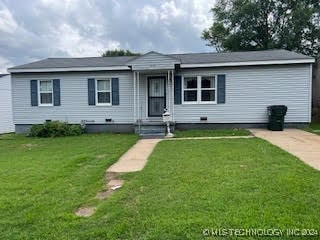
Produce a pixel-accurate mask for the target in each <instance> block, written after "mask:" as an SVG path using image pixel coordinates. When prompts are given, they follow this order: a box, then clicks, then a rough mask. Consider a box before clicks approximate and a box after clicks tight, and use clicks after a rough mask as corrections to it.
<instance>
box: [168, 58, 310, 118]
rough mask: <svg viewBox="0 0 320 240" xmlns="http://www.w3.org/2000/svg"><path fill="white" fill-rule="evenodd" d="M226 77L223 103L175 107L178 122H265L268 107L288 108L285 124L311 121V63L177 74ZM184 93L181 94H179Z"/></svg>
mask: <svg viewBox="0 0 320 240" xmlns="http://www.w3.org/2000/svg"><path fill="white" fill-rule="evenodd" d="M179 73H180V74H182V75H183V74H191V75H192V74H194V75H207V74H212V75H217V74H226V103H225V104H183V103H182V104H181V105H175V106H174V120H175V121H176V122H177V123H179V122H180V123H200V122H201V121H200V117H202V116H206V117H208V120H207V121H206V122H208V123H264V122H266V121H267V106H269V105H275V104H284V105H287V106H288V112H287V116H286V118H285V121H286V122H310V120H311V112H310V110H311V105H310V99H311V93H310V92H311V76H310V73H311V72H310V64H300V65H274V66H256V67H233V68H216V69H188V70H186V69H185V70H182V71H181V72H178V73H177V74H179ZM182 94H183V93H182Z"/></svg>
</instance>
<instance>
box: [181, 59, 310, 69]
mask: <svg viewBox="0 0 320 240" xmlns="http://www.w3.org/2000/svg"><path fill="white" fill-rule="evenodd" d="M314 62H315V60H314V59H297V60H268V61H244V62H223V63H194V64H190V63H185V64H181V65H180V67H181V68H197V67H227V66H251V65H273V64H295V63H314Z"/></svg>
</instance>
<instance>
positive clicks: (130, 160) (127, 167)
mask: <svg viewBox="0 0 320 240" xmlns="http://www.w3.org/2000/svg"><path fill="white" fill-rule="evenodd" d="M160 141H161V139H141V140H139V141H138V142H137V143H136V144H135V145H134V146H132V147H131V148H130V149H129V150H128V151H127V152H126V153H125V154H124V155H122V156H121V157H120V159H119V160H118V161H117V162H116V163H114V164H113V165H112V166H110V167H109V168H108V169H107V172H113V173H126V172H136V171H141V170H142V169H143V168H144V166H145V165H146V163H147V160H148V157H149V156H150V154H151V153H152V151H153V149H154V148H155V146H156V145H157V143H158V142H160Z"/></svg>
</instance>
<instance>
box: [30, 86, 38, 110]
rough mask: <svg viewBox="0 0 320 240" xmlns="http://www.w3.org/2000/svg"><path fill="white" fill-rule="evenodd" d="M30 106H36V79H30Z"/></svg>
mask: <svg viewBox="0 0 320 240" xmlns="http://www.w3.org/2000/svg"><path fill="white" fill-rule="evenodd" d="M30 89H31V106H38V80H31V81H30Z"/></svg>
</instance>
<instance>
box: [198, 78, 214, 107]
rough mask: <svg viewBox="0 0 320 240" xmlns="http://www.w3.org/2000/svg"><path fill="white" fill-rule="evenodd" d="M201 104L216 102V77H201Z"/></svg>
mask: <svg viewBox="0 0 320 240" xmlns="http://www.w3.org/2000/svg"><path fill="white" fill-rule="evenodd" d="M200 93H201V102H215V101H216V79H215V77H214V76H201V92H200Z"/></svg>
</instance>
